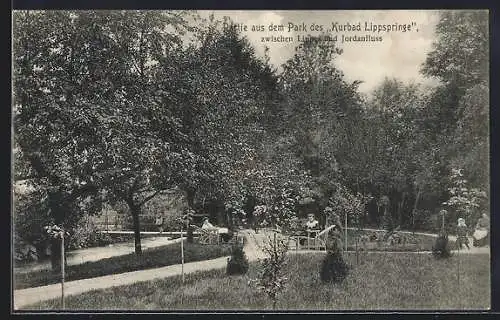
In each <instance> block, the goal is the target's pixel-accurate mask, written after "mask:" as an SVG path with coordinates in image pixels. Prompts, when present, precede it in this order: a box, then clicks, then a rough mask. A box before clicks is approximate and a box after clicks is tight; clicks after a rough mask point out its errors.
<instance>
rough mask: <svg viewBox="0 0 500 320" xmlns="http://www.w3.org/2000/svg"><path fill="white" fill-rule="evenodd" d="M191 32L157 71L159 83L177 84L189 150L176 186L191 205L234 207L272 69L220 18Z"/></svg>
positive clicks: (258, 134) (257, 133) (249, 162)
mask: <svg viewBox="0 0 500 320" xmlns="http://www.w3.org/2000/svg"><path fill="white" fill-rule="evenodd" d="M195 35H196V38H195V39H196V40H195V42H194V43H192V44H190V46H189V47H188V48H187V50H186V51H185V52H184V53H183V55H182V56H179V59H178V60H177V61H176V64H175V65H171V64H167V65H166V66H168V68H167V67H166V66H164V68H163V72H164V73H163V76H162V77H163V82H162V83H164V85H168V84H169V83H170V82H171V81H175V82H177V83H178V84H179V86H180V87H179V88H178V90H177V94H175V97H176V98H175V101H176V103H177V108H176V109H174V114H175V115H176V117H177V118H179V119H180V123H179V125H180V127H181V132H182V135H183V137H184V138H183V141H182V145H183V147H184V148H185V150H187V152H188V153H189V154H190V157H189V158H188V159H187V164H188V165H186V166H185V167H184V171H181V172H182V175H181V176H180V177H179V179H180V180H182V181H181V182H180V187H181V188H182V189H183V190H184V191H185V192H186V195H187V200H188V203H189V205H190V206H191V207H192V208H195V209H197V210H202V209H204V208H202V207H203V204H204V203H220V204H226V205H227V206H226V208H228V209H229V208H230V209H231V211H232V212H237V211H238V208H239V207H241V205H242V203H241V202H242V195H241V192H242V189H243V186H242V185H241V183H240V182H239V181H241V180H242V179H243V178H244V176H245V172H246V171H247V170H248V169H249V168H251V167H252V165H253V163H254V158H255V148H256V145H257V144H258V141H259V137H262V135H263V131H262V128H261V125H260V119H261V114H262V110H263V103H264V101H266V99H268V92H269V91H270V90H272V85H273V83H272V72H271V70H270V69H269V67H268V66H267V65H266V63H265V62H264V61H262V60H260V59H258V58H257V57H256V56H255V53H254V50H253V48H252V47H251V46H250V44H249V43H248V41H247V40H246V39H245V38H242V37H241V36H240V35H239V34H238V32H237V30H236V29H235V28H228V29H225V30H223V29H222V22H221V21H215V20H211V21H209V23H208V24H207V25H204V26H203V25H202V26H201V27H200V28H199V29H198V32H197V33H196V34H195ZM169 94H171V95H172V94H174V93H170V92H169ZM205 200H207V201H205ZM233 209H234V210H233Z"/></svg>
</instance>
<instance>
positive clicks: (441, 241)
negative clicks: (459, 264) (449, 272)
mask: <svg viewBox="0 0 500 320" xmlns="http://www.w3.org/2000/svg"><path fill="white" fill-rule="evenodd" d="M432 254H433V255H434V257H436V258H440V259H441V258H449V257H450V256H451V252H450V249H449V247H448V235H447V234H440V235H439V236H438V237H437V239H436V242H435V243H434V246H433V247H432Z"/></svg>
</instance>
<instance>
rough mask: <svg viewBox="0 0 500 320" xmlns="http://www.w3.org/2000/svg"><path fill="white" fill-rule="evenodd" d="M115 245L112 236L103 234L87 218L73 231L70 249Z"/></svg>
mask: <svg viewBox="0 0 500 320" xmlns="http://www.w3.org/2000/svg"><path fill="white" fill-rule="evenodd" d="M110 243H113V241H112V239H111V236H110V235H109V234H107V233H101V232H100V230H99V229H98V228H97V226H96V225H95V224H94V223H93V222H92V221H90V220H88V219H87V218H84V219H82V220H81V221H80V223H79V224H78V225H77V226H76V227H75V228H74V229H73V230H72V232H71V234H70V237H69V241H68V249H69V250H76V249H82V248H91V247H102V246H106V245H108V244H110Z"/></svg>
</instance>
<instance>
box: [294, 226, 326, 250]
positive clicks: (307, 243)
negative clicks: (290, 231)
mask: <svg viewBox="0 0 500 320" xmlns="http://www.w3.org/2000/svg"><path fill="white" fill-rule="evenodd" d="M334 227H335V225H331V226H329V227H327V228H326V229H324V230H321V231H319V230H318V231H314V232H311V233H310V234H309V236H307V237H306V236H301V235H295V236H292V238H293V239H294V240H295V246H296V249H297V250H298V249H299V248H300V249H310V250H311V249H312V250H322V249H323V250H325V251H326V250H327V248H326V243H327V240H328V232H329V231H331V230H332V229H333V228H334ZM302 240H303V241H302ZM301 242H303V243H304V244H303V245H301V244H300V243H301Z"/></svg>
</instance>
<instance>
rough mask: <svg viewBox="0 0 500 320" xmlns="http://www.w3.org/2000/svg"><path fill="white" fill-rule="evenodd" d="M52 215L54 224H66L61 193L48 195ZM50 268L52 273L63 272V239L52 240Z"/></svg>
mask: <svg viewBox="0 0 500 320" xmlns="http://www.w3.org/2000/svg"><path fill="white" fill-rule="evenodd" d="M48 200H49V208H50V215H51V216H52V218H53V219H54V223H55V224H56V225H58V226H61V225H62V224H63V222H64V210H65V209H64V207H63V195H62V193H60V192H57V191H56V192H50V193H49V194H48ZM49 244H50V266H51V269H52V271H54V272H59V271H61V239H57V238H56V239H54V238H51V239H50V242H49Z"/></svg>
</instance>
